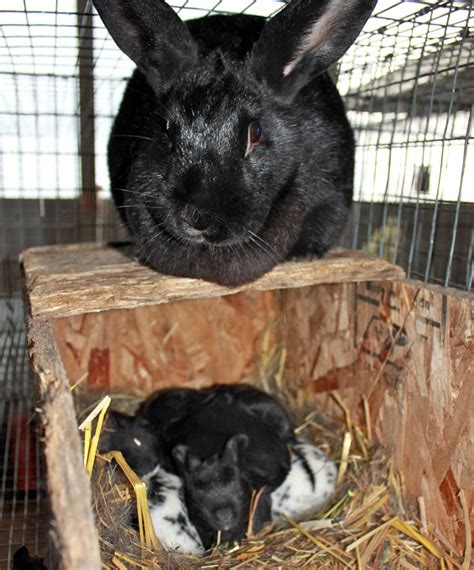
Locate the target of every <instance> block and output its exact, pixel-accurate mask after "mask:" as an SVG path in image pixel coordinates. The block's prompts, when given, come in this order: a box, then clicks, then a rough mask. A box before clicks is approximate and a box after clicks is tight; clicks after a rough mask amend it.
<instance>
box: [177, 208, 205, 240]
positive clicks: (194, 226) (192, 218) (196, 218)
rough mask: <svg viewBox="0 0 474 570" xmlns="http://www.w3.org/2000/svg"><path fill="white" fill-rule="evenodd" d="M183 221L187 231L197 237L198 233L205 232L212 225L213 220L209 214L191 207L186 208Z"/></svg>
mask: <svg viewBox="0 0 474 570" xmlns="http://www.w3.org/2000/svg"><path fill="white" fill-rule="evenodd" d="M181 219H182V220H183V222H184V225H185V229H186V231H188V233H191V234H193V235H197V233H198V232H199V233H202V232H204V231H205V230H207V229H208V228H209V227H210V226H211V225H212V219H211V216H210V215H209V214H205V213H203V212H200V211H199V210H198V209H197V208H193V207H192V206H189V205H186V206H185V207H184V209H183V211H182V213H181ZM190 230H191V231H190Z"/></svg>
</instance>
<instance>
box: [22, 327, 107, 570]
mask: <svg viewBox="0 0 474 570" xmlns="http://www.w3.org/2000/svg"><path fill="white" fill-rule="evenodd" d="M27 320H28V322H27V329H28V351H29V355H30V359H31V362H32V365H33V369H34V372H35V381H36V386H35V390H36V400H37V406H36V407H37V409H38V410H41V411H40V412H38V413H39V414H40V421H41V426H42V436H43V444H44V455H45V461H46V471H47V484H48V492H49V500H50V505H51V509H52V512H53V515H54V521H55V524H54V527H53V528H52V529H51V532H52V533H53V543H54V544H55V548H56V550H57V553H58V557H59V560H60V567H61V568H71V569H72V568H87V569H88V570H95V569H97V570H99V569H100V568H101V562H100V552H99V538H98V534H97V530H96V526H95V521H94V517H93V514H92V509H91V504H92V502H91V491H90V484H89V480H88V478H87V475H86V471H85V469H84V466H83V463H82V451H81V447H82V445H81V440H80V437H79V431H78V428H77V420H76V413H75V410H74V405H73V400H72V396H71V393H70V390H69V383H68V380H67V377H66V372H65V370H64V367H63V364H62V362H61V360H60V357H59V351H58V350H57V346H56V342H55V340H54V335H53V331H52V327H51V323H50V322H49V321H48V320H46V319H31V317H27Z"/></svg>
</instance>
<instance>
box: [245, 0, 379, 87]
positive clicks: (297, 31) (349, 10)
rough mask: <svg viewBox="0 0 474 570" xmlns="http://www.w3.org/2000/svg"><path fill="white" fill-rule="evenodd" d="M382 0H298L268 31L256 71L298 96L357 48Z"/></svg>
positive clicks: (256, 53)
mask: <svg viewBox="0 0 474 570" xmlns="http://www.w3.org/2000/svg"><path fill="white" fill-rule="evenodd" d="M376 3H377V1H376V0H293V1H292V2H290V3H289V4H288V5H287V6H286V7H285V8H284V9H283V10H282V11H281V12H279V13H278V14H277V15H276V16H274V17H273V18H272V19H271V20H269V22H268V23H267V24H266V25H265V27H264V28H263V31H262V34H261V36H260V38H259V40H258V42H257V43H256V44H255V47H254V49H253V51H252V55H251V59H250V66H251V68H252V69H253V71H254V73H255V74H256V76H257V78H258V79H260V80H263V81H266V82H267V83H268V85H270V87H272V88H273V89H274V90H275V91H277V92H278V93H279V94H280V95H282V96H284V97H292V96H293V95H295V94H296V93H297V92H298V91H299V90H300V89H301V88H303V87H304V86H305V85H307V84H308V83H309V81H311V79H313V78H314V77H316V76H317V75H319V74H320V73H322V72H323V71H326V70H327V69H328V67H329V66H330V65H331V64H333V63H334V62H335V61H337V60H338V59H339V58H340V57H342V55H344V53H345V52H346V51H347V50H348V49H349V47H350V46H351V45H352V44H353V42H354V41H355V39H356V38H357V36H358V35H359V33H360V31H361V30H362V28H363V26H364V24H365V22H366V21H367V20H368V18H369V16H370V14H371V13H372V10H373V9H374V7H375V5H376Z"/></svg>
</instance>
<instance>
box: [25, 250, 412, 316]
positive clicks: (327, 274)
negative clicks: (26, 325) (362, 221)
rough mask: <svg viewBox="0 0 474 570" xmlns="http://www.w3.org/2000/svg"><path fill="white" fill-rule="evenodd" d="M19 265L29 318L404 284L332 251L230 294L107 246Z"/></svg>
mask: <svg viewBox="0 0 474 570" xmlns="http://www.w3.org/2000/svg"><path fill="white" fill-rule="evenodd" d="M21 263H22V267H23V272H24V274H25V281H26V282H25V287H26V292H27V298H28V303H29V306H30V312H31V314H32V315H33V316H34V317H49V318H52V317H55V318H56V317H64V316H71V315H78V314H84V313H90V312H99V311H106V310H112V309H130V308H135V307H140V306H144V305H157V304H161V303H169V302H171V301H176V300H183V299H202V298H210V297H219V296H223V295H230V294H232V293H236V292H238V291H242V290H247V291H248V290H256V291H266V290H272V289H273V290H276V289H286V288H293V287H304V286H307V285H313V284H316V283H334V282H338V283H340V282H357V281H367V280H369V279H372V280H377V279H402V278H403V277H404V275H405V274H404V271H403V269H401V267H398V266H396V265H393V264H391V263H388V262H387V261H385V260H383V259H378V258H376V257H372V256H369V255H367V254H365V253H363V252H360V251H346V250H334V251H332V252H330V253H329V254H328V255H327V256H326V257H324V259H316V260H300V261H291V262H286V263H282V264H280V265H278V266H277V267H275V268H274V269H273V270H272V271H270V272H269V273H267V274H266V275H264V276H263V277H261V278H260V279H257V281H255V282H254V283H249V284H248V285H245V286H242V287H239V288H234V289H231V288H228V287H221V286H220V285H216V284H215V283H209V282H207V281H202V280H200V279H185V278H179V277H172V276H170V275H161V274H159V273H157V272H156V271H153V270H152V269H150V268H148V267H145V266H143V265H140V264H139V263H137V262H136V261H134V260H133V259H132V258H131V257H130V256H129V255H128V254H127V251H126V249H124V248H123V247H120V248H119V247H112V246H110V245H106V244H96V243H93V244H90V243H89V244H79V245H69V246H50V247H38V248H32V249H29V250H26V251H24V252H23V253H22V255H21Z"/></svg>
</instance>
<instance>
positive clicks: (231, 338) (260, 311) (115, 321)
mask: <svg viewBox="0 0 474 570" xmlns="http://www.w3.org/2000/svg"><path fill="white" fill-rule="evenodd" d="M278 298H279V294H278V292H276V291H266V292H257V291H249V292H246V293H237V294H234V295H228V296H225V297H218V298H215V299H196V300H188V301H179V302H175V303H166V304H162V305H156V306H153V307H148V306H142V307H137V308H136V309H134V310H119V311H104V312H103V313H92V314H87V315H77V316H72V317H64V318H60V319H54V320H53V327H54V331H55V336H56V342H57V345H58V347H59V350H60V353H61V358H62V361H63V363H64V366H65V368H66V371H67V373H68V377H69V379H70V381H71V383H75V382H77V381H78V380H81V379H82V380H83V381H85V382H87V383H88V384H89V386H90V387H91V388H93V389H100V390H106V391H120V390H121V391H127V392H146V393H148V392H151V391H153V390H156V389H159V388H164V387H167V386H176V385H189V386H194V387H200V386H207V385H210V384H213V383H217V382H219V383H229V382H238V381H239V380H241V379H242V378H244V377H247V376H249V375H251V374H252V373H253V371H254V368H255V364H256V360H257V358H258V354H259V352H261V350H260V345H261V342H262V335H263V334H265V332H266V331H267V330H269V331H270V333H271V334H273V335H274V334H276V332H275V331H276V329H275V327H274V326H273V325H274V323H275V322H276V321H277V316H278V312H279V310H278V304H279V301H278Z"/></svg>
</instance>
